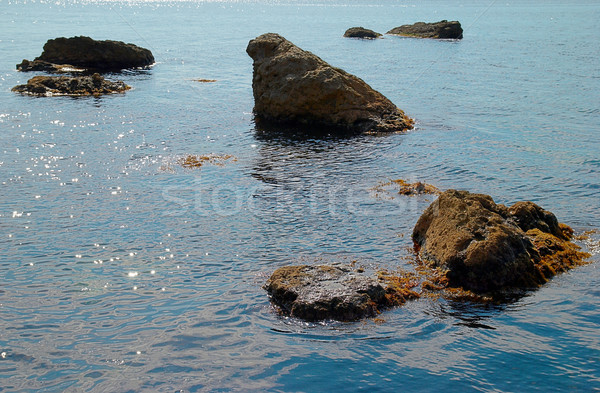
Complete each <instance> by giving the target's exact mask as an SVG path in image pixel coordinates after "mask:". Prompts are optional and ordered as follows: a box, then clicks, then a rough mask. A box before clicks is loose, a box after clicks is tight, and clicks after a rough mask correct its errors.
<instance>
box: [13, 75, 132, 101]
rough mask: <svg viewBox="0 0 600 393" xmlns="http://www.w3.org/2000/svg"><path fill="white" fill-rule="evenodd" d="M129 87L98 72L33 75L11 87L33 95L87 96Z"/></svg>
mask: <svg viewBox="0 0 600 393" xmlns="http://www.w3.org/2000/svg"><path fill="white" fill-rule="evenodd" d="M128 89H130V87H129V86H127V85H126V84H125V83H123V82H122V81H116V82H112V81H109V80H106V79H104V77H102V75H100V74H97V73H96V74H93V75H91V76H76V77H70V76H35V77H33V78H31V79H29V80H28V81H27V84H26V85H19V86H15V87H13V88H12V91H14V92H17V93H24V94H30V95H35V96H60V95H63V96H64V95H68V96H89V95H94V96H97V95H102V94H113V93H121V92H124V91H126V90H128Z"/></svg>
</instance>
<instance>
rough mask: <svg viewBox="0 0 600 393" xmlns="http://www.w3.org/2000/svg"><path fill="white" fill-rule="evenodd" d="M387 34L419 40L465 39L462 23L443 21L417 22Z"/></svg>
mask: <svg viewBox="0 0 600 393" xmlns="http://www.w3.org/2000/svg"><path fill="white" fill-rule="evenodd" d="M386 34H393V35H401V36H404V37H418V38H439V39H450V38H452V39H461V38H463V29H462V27H461V26H460V22H457V21H451V22H448V21H447V20H442V21H440V22H435V23H425V22H417V23H415V24H413V25H402V26H399V27H395V28H393V29H392V30H390V31H388V32H387V33H386Z"/></svg>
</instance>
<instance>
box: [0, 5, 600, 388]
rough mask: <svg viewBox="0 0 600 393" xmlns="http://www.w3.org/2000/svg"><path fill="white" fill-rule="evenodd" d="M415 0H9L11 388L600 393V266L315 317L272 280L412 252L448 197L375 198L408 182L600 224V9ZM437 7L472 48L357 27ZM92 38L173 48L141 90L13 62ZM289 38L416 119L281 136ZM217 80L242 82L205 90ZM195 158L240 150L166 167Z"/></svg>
mask: <svg viewBox="0 0 600 393" xmlns="http://www.w3.org/2000/svg"><path fill="white" fill-rule="evenodd" d="M392 3H393V2H389V4H388V3H385V4H384V5H373V4H367V3H365V2H361V1H359V2H357V3H356V4H351V6H349V4H345V3H336V4H333V3H332V4H320V3H319V4H316V3H314V2H313V3H311V2H308V3H302V4H299V3H297V2H290V3H278V4H272V3H269V4H263V3H261V2H225V3H223V2H174V3H169V2H151V3H149V4H148V3H147V2H144V3H140V4H136V3H135V2H134V3H130V2H125V3H119V4H118V5H117V3H114V2H88V3H87V4H79V3H77V4H76V3H74V2H67V3H65V2H62V3H61V2H58V3H47V2H11V3H10V4H9V3H2V4H1V5H0V8H1V9H2V10H3V11H4V13H3V15H5V16H6V18H5V19H6V21H7V22H6V24H5V26H3V28H4V29H5V34H6V37H8V38H7V40H5V42H3V48H4V49H5V53H4V56H3V57H2V59H0V65H1V67H0V86H1V87H2V88H1V89H0V96H1V97H2V102H3V108H2V109H1V113H0V128H1V132H0V229H1V231H0V250H2V253H1V254H0V277H2V282H1V283H0V314H1V318H0V375H1V376H2V384H1V385H2V386H1V387H0V391H40V390H47V391H173V390H179V389H181V390H183V391H190V392H192V391H213V390H234V389H235V390H255V391H262V390H273V391H306V390H309V386H310V389H312V388H313V387H316V388H317V390H332V391H336V390H339V388H340V386H344V387H345V388H346V389H348V390H362V389H370V390H384V391H387V390H391V389H394V388H405V389H406V390H409V391H430V390H431V387H432V386H435V387H436V388H438V389H440V390H444V389H447V390H459V389H463V390H469V391H470V390H484V391H515V390H523V389H527V390H535V389H537V390H547V388H548V387H552V388H554V389H556V390H567V389H568V390H581V391H585V390H588V389H589V388H590V386H596V385H598V384H599V383H600V381H599V380H600V370H599V368H598V365H597V359H598V356H599V355H600V341H599V340H598V335H597V329H598V324H599V322H600V314H599V312H598V307H597V304H598V298H599V296H600V292H599V291H598V290H597V289H596V288H597V281H598V269H597V268H596V265H597V264H596V263H594V264H591V265H588V266H583V267H581V268H578V269H576V270H574V271H572V272H570V273H568V274H562V275H559V276H558V277H556V278H555V279H553V280H552V281H551V282H550V283H549V284H548V285H546V286H544V287H543V288H542V289H540V290H538V291H535V292H532V293H528V294H525V296H523V297H519V298H516V299H513V301H510V302H506V303H505V304H502V305H485V306H484V305H477V304H470V303H464V302H452V301H446V300H444V299H428V298H422V299H419V300H417V301H414V302H410V303H408V304H406V306H404V307H402V308H400V309H396V310H389V311H386V312H385V313H383V314H381V315H380V319H378V320H366V321H362V322H358V323H339V322H323V323H317V324H312V323H305V322H302V321H299V320H296V319H293V318H292V319H291V318H286V317H283V316H280V315H278V314H277V313H276V311H275V310H274V308H273V307H271V305H270V304H269V301H268V299H267V296H266V293H265V291H264V290H263V289H262V285H263V284H264V282H265V280H266V278H267V277H268V276H269V274H270V273H271V272H272V271H273V270H275V269H276V268H278V267H281V266H284V265H288V264H292V263H327V262H336V261H341V262H346V263H351V262H352V261H356V263H358V264H360V265H361V266H364V267H365V268H367V269H381V268H383V269H389V270H394V269H397V268H406V269H411V266H410V265H408V262H407V260H409V259H410V255H411V254H410V248H411V246H412V244H411V240H410V234H411V232H412V227H413V225H414V223H415V222H416V220H417V219H418V217H419V215H420V213H421V212H422V211H423V210H424V209H425V208H426V207H427V206H428V205H429V204H430V203H431V197H428V196H423V197H413V198H403V197H395V198H386V199H382V198H375V197H374V195H373V193H372V192H371V191H370V190H371V189H372V188H373V187H375V186H376V185H378V184H381V183H382V182H386V181H389V180H390V179H398V178H402V179H406V180H407V181H410V182H414V181H426V182H428V183H431V184H434V185H436V186H438V187H440V188H441V189H449V188H463V189H468V190H471V191H475V192H484V193H487V194H490V195H492V196H493V197H494V199H495V200H496V201H497V202H499V203H505V204H511V203H513V202H515V201H518V200H534V201H535V202H538V203H540V204H541V205H542V206H543V207H544V208H546V209H548V210H551V211H553V212H555V213H556V214H557V216H558V218H559V220H561V221H564V222H566V223H568V224H571V225H573V226H574V227H575V228H576V229H577V231H580V232H581V231H584V230H588V229H593V228H594V227H595V226H597V223H598V221H599V220H600V209H598V200H599V198H598V196H599V191H598V190H599V185H598V179H599V178H600V177H599V176H598V171H599V170H600V166H599V164H598V160H597V158H596V155H597V151H598V138H597V137H596V132H595V131H596V129H597V124H598V121H597V120H598V113H600V112H599V111H598V109H597V108H595V107H594V106H595V105H597V104H596V103H597V102H599V101H598V100H597V99H596V96H597V91H599V90H600V89H598V86H597V85H598V81H599V79H598V78H597V77H595V74H597V72H595V71H596V70H595V69H594V66H595V64H596V63H595V62H594V60H595V59H596V57H597V56H595V57H594V56H593V55H594V53H596V52H597V50H595V49H596V48H595V46H594V45H595V44H594V43H596V39H595V38H596V37H595V36H594V35H593V34H594V33H593V32H595V31H596V30H595V29H594V28H593V27H594V26H595V24H596V19H597V18H594V17H593V16H594V15H595V13H597V6H596V5H583V4H579V5H570V6H561V5H544V7H541V6H539V5H537V4H535V3H527V4H525V3H524V4H521V5H519V6H506V5H499V4H495V5H494V6H493V7H491V8H490V9H489V11H488V12H485V13H484V12H483V11H484V9H482V5H481V4H478V3H476V2H466V3H465V4H463V5H462V6H461V7H456V5H455V4H442V3H440V2H432V3H430V2H422V4H421V3H419V4H415V5H414V6H413V5H410V6H407V5H399V4H396V3H393V4H392ZM434 3H435V4H434ZM56 10H58V11H60V12H59V13H60V17H57V18H53V19H48V18H46V17H44V15H50V14H52V15H54V14H56V12H55V11H56ZM157 11H159V12H157ZM115 12H117V13H118V14H115ZM107 15H108V17H107ZM110 15H112V16H113V17H111V16H110ZM431 15H443V18H450V19H459V20H461V21H464V23H463V25H464V26H467V27H468V29H466V30H465V32H466V34H465V39H464V40H462V42H453V43H447V42H438V41H430V40H426V41H424V40H411V39H404V38H399V37H388V38H385V39H381V40H377V42H369V43H366V44H365V43H362V42H360V41H358V40H346V39H344V38H343V37H342V36H341V35H342V34H343V31H345V30H346V29H347V28H348V26H347V23H348V20H362V21H363V22H364V23H365V24H368V22H369V21H371V25H372V26H373V27H375V28H376V26H377V25H379V26H388V27H389V28H391V27H393V26H394V25H397V24H399V23H404V22H402V21H405V22H406V23H408V22H411V21H413V20H427V19H430V18H431ZM452 15H455V17H452V18H451V16H452ZM440 18H441V17H440ZM124 20H126V21H127V23H125V22H124ZM165 20H167V21H169V22H168V23H167V24H165ZM290 20H293V21H294V23H289V21H290ZM322 20H328V21H329V22H328V23H327V24H325V25H323V23H322ZM573 20H577V21H578V23H572V21H573ZM549 21H550V22H549ZM217 22H218V23H217ZM540 26H543V27H542V28H540ZM586 26H587V27H588V28H587V29H585V27H586ZM83 30H85V32H86V34H89V35H92V36H94V37H96V38H107V39H119V40H124V41H127V42H134V43H138V44H142V46H144V45H143V42H148V43H150V44H151V46H152V49H153V52H154V54H155V56H156V58H157V59H159V61H158V63H157V64H156V65H155V66H154V67H153V68H152V69H150V70H144V71H135V72H125V73H122V74H119V75H113V76H114V77H115V78H116V77H117V76H118V78H119V79H123V80H124V81H125V83H127V84H129V85H131V86H133V87H134V88H133V89H132V90H130V91H128V92H127V93H126V94H124V95H122V96H119V97H112V96H111V97H102V98H80V99H71V98H67V97H53V98H51V99H50V98H40V99H36V98H31V97H22V96H20V95H15V94H13V93H11V92H10V88H11V87H12V86H14V85H16V84H19V83H23V82H24V80H25V79H27V78H28V77H29V76H28V75H24V74H21V73H17V72H16V71H14V64H16V63H17V62H18V61H20V59H22V58H23V57H25V58H33V57H35V56H37V55H38V54H39V51H40V50H41V46H42V45H43V42H45V41H46V40H47V39H48V38H52V37H54V35H55V34H57V33H56V32H61V34H64V35H65V36H71V35H80V34H83V33H82V31H83ZM380 30H382V31H383V30H385V29H380ZM267 31H276V32H279V33H281V34H283V35H284V36H286V38H288V39H290V40H291V41H292V42H294V43H296V44H298V45H300V46H301V47H304V48H306V49H309V50H312V51H314V52H315V53H317V54H318V55H320V56H321V57H323V58H324V59H325V60H327V61H329V62H330V63H332V64H336V65H339V66H340V67H343V68H345V69H347V70H348V71H349V72H352V73H354V74H356V75H359V76H360V77H362V78H364V79H365V80H366V81H367V82H368V83H369V84H371V85H372V86H373V87H374V88H376V89H377V90H379V91H382V92H383V93H384V94H386V95H387V96H388V97H389V98H390V99H392V101H393V102H396V103H398V105H399V106H400V107H401V108H402V109H403V110H405V111H406V113H407V114H409V115H410V116H411V117H414V118H416V119H417V127H416V129H415V130H413V131H410V132H408V133H406V134H394V135H385V136H361V135H352V136H347V135H346V136H344V135H330V136H327V137H317V136H315V135H299V134H298V133H296V134H294V135H292V136H290V135H288V134H287V133H282V132H276V133H273V132H264V130H261V129H260V127H259V128H258V129H257V127H256V125H255V123H254V119H253V116H252V113H251V109H252V105H253V101H252V92H251V72H252V64H251V59H249V58H248V57H247V55H246V54H245V53H244V49H245V47H246V45H247V42H248V40H249V39H251V38H253V37H255V36H257V35H259V34H262V33H264V32H267ZM552 31H560V32H561V34H551V32H552ZM24 32H26V33H24ZM107 32H110V35H112V36H111V37H106V35H107V34H108V33H107ZM315 32H318V34H316V33H315ZM587 32H589V33H587ZM140 36H142V37H143V40H142V39H141V38H140ZM548 36H552V37H553V39H552V40H548V39H547V37H548ZM573 36H577V37H578V39H577V42H576V43H574V41H573V39H572V37H573ZM498 40H501V41H502V43H503V44H502V45H500V46H499V45H498V42H500V41H498ZM203 75H204V76H210V77H211V78H213V77H214V78H215V79H217V80H218V81H219V82H218V83H215V84H205V85H203V84H198V83H193V82H191V80H192V79H197V78H198V77H199V76H203ZM271 131H272V130H271ZM188 154H194V155H211V154H218V155H234V156H235V157H237V158H238V160H237V161H236V162H235V163H228V164H226V165H224V166H216V165H205V166H202V168H200V169H198V168H194V169H187V168H180V167H175V166H173V165H172V167H173V170H164V168H162V167H163V166H165V165H170V164H173V163H174V162H176V160H177V158H179V157H184V156H186V155H188ZM597 245H598V235H597V234H593V235H592V240H591V241H590V242H588V244H586V245H585V246H586V247H588V248H589V249H590V250H591V251H592V252H593V253H594V256H593V259H594V261H595V262H597V259H598V251H597V250H598V247H597Z"/></svg>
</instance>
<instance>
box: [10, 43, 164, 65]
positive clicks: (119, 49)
mask: <svg viewBox="0 0 600 393" xmlns="http://www.w3.org/2000/svg"><path fill="white" fill-rule="evenodd" d="M153 63H154V56H152V52H150V51H149V50H148V49H144V48H140V47H139V46H136V45H133V44H126V43H124V42H121V41H108V40H107V41H96V40H93V39H91V38H90V37H84V36H81V37H71V38H64V37H61V38H56V39H53V40H48V42H46V44H45V45H44V51H43V52H42V54H41V55H40V56H39V57H37V58H36V59H35V60H34V61H33V62H30V61H27V60H24V61H23V62H22V63H21V64H18V65H17V69H18V70H20V71H40V70H41V71H54V70H53V66H55V67H59V69H60V68H64V67H66V66H72V67H74V68H85V69H90V70H97V71H115V70H121V69H124V68H135V67H146V66H149V65H151V64H153ZM56 65H58V66H56Z"/></svg>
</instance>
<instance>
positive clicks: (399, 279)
mask: <svg viewBox="0 0 600 393" xmlns="http://www.w3.org/2000/svg"><path fill="white" fill-rule="evenodd" d="M377 276H378V279H379V281H380V282H382V283H383V284H384V286H385V299H386V306H388V307H395V306H401V305H403V304H404V303H406V302H407V301H408V300H411V299H418V298H419V297H420V295H419V293H417V292H416V291H414V290H413V288H416V287H418V286H419V284H420V282H419V278H418V277H417V275H415V274H413V273H409V272H400V273H399V274H393V273H390V272H388V271H379V272H378V273H377Z"/></svg>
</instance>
